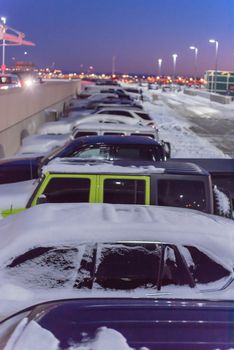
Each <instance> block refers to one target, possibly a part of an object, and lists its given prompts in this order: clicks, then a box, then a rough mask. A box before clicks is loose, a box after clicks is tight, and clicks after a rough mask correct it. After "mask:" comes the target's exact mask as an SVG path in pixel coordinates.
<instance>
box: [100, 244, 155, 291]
mask: <svg viewBox="0 0 234 350" xmlns="http://www.w3.org/2000/svg"><path fill="white" fill-rule="evenodd" d="M160 257H161V246H160V245H155V244H152V245H151V244H149V245H143V244H142V245H140V244H139V245H137V244H129V245H125V244H119V245H118V244H116V245H112V246H110V245H109V246H108V245H103V246H99V247H98V251H97V262H96V265H97V269H96V273H95V279H94V281H95V282H96V283H97V284H98V285H99V286H101V287H102V288H108V289H135V288H137V287H145V288H146V287H148V288H152V287H153V286H154V287H156V284H157V278H158V271H159V263H160Z"/></svg>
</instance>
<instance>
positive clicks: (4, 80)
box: [0, 76, 12, 85]
mask: <svg viewBox="0 0 234 350" xmlns="http://www.w3.org/2000/svg"><path fill="white" fill-rule="evenodd" d="M0 84H1V85H4V84H12V80H11V77H7V76H2V77H0Z"/></svg>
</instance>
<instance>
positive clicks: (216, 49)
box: [209, 39, 219, 92]
mask: <svg viewBox="0 0 234 350" xmlns="http://www.w3.org/2000/svg"><path fill="white" fill-rule="evenodd" d="M209 43H211V44H215V84H214V85H215V88H214V90H215V92H216V86H217V69H218V49H219V42H218V41H217V40H215V39H210V40H209ZM212 82H213V79H212ZM212 90H213V83H212V89H211V91H212Z"/></svg>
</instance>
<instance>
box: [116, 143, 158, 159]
mask: <svg viewBox="0 0 234 350" xmlns="http://www.w3.org/2000/svg"><path fill="white" fill-rule="evenodd" d="M113 152H114V154H113V157H114V159H131V160H146V161H147V160H148V161H156V160H158V161H159V160H163V158H164V156H163V151H162V149H161V148H160V147H151V146H148V145H119V146H115V147H114V151H113Z"/></svg>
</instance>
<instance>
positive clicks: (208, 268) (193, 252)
mask: <svg viewBox="0 0 234 350" xmlns="http://www.w3.org/2000/svg"><path fill="white" fill-rule="evenodd" d="M182 254H183V255H184V257H185V260H186V261H187V264H188V267H189V270H190V272H191V274H192V276H193V278H194V281H195V283H202V284H205V283H210V282H214V281H218V280H220V279H221V278H223V277H226V276H229V275H230V272H229V271H228V270H226V269H225V268H224V267H223V266H221V265H220V264H218V263H217V262H216V261H214V260H213V259H211V258H210V257H209V256H208V255H206V254H205V253H203V252H201V251H200V250H199V249H197V248H196V247H191V246H185V247H184V248H183V250H182Z"/></svg>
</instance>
